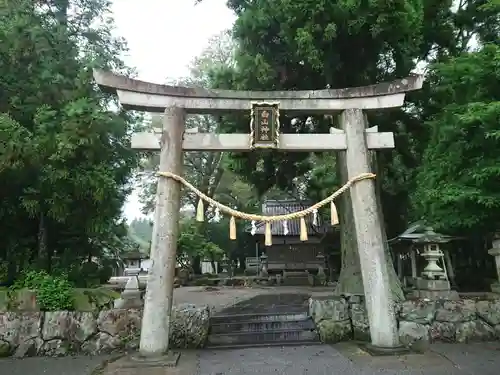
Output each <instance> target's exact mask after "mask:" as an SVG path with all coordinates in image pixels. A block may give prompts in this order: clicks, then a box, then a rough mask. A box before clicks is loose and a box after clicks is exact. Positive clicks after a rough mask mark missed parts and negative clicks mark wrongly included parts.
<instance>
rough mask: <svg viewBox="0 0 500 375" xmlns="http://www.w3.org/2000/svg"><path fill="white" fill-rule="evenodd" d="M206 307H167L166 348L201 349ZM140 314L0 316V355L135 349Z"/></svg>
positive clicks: (127, 311) (133, 311)
mask: <svg viewBox="0 0 500 375" xmlns="http://www.w3.org/2000/svg"><path fill="white" fill-rule="evenodd" d="M209 317H210V311H209V308H208V307H207V306H203V307H197V306H195V305H188V304H186V305H177V306H174V307H173V308H172V326H171V332H170V345H171V347H172V348H193V349H194V348H201V347H203V346H204V345H205V342H206V340H207V337H208V331H209ZM141 318H142V310H140V309H111V310H102V311H98V312H78V311H56V312H21V311H19V312H15V311H9V312H0V357H2V356H4V357H5V356H15V357H26V356H35V355H40V356H43V355H46V356H62V355H67V354H77V353H79V354H89V355H96V354H104V353H113V352H118V351H128V350H135V349H137V348H138V345H139V336H140V329H141Z"/></svg>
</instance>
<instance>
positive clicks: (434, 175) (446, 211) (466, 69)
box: [415, 44, 500, 233]
mask: <svg viewBox="0 0 500 375" xmlns="http://www.w3.org/2000/svg"><path fill="white" fill-rule="evenodd" d="M431 74H432V78H433V88H434V95H433V103H432V105H433V107H434V108H435V110H436V112H435V114H434V115H433V116H432V117H431V120H430V121H429V127H430V128H431V131H432V137H431V140H430V142H429V145H428V147H427V149H426V152H425V155H424V160H423V163H422V167H421V168H420V172H419V175H418V189H417V191H416V193H415V202H416V204H417V207H418V209H419V212H420V213H421V214H424V215H425V216H426V217H427V218H428V219H430V220H432V221H433V222H435V223H439V226H440V227H441V228H440V229H446V230H449V231H455V232H460V231H464V230H465V231H470V230H475V231H479V232H483V233H487V232H491V231H495V230H496V229H497V228H498V225H499V224H500V214H499V212H500V210H499V208H500V191H499V189H498V181H499V179H500V156H499V154H498V150H499V149H500V137H499V131H498V124H499V122H500V86H499V85H498V82H499V81H500V47H499V46H498V45H493V44H488V45H485V46H484V47H483V48H481V50H480V51H478V52H467V53H464V54H462V55H461V56H459V57H456V58H454V59H451V60H450V61H448V62H446V63H440V64H436V65H435V66H434V67H433V70H432V73H431Z"/></svg>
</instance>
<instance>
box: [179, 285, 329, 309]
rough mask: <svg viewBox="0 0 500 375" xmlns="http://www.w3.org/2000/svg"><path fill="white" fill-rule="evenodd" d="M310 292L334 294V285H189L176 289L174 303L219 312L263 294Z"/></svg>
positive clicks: (322, 294)
mask: <svg viewBox="0 0 500 375" xmlns="http://www.w3.org/2000/svg"><path fill="white" fill-rule="evenodd" d="M293 293H297V294H309V295H314V296H327V295H333V287H324V288H321V287H314V288H313V287H303V286H291V287H287V286H278V287H251V288H247V287H223V286H222V287H208V288H207V287H205V286H188V287H180V288H177V289H175V290H174V304H176V305H178V304H183V303H192V304H195V305H208V306H209V307H210V309H211V310H212V312H218V311H220V310H222V309H225V308H227V307H230V306H232V305H234V304H236V303H238V302H241V301H244V300H247V299H250V298H253V297H256V296H258V295H262V294H293Z"/></svg>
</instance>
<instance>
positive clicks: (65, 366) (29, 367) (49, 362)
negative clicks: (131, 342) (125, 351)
mask: <svg viewBox="0 0 500 375" xmlns="http://www.w3.org/2000/svg"><path fill="white" fill-rule="evenodd" d="M108 358H109V357H105V356H95V357H62V358H46V357H34V358H23V359H12V358H6V359H0V374H1V375H45V374H47V375H90V374H91V373H92V371H93V370H94V369H96V368H97V367H98V366H100V365H101V364H102V363H103V362H104V361H105V360H107V359H108Z"/></svg>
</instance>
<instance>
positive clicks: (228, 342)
mask: <svg viewBox="0 0 500 375" xmlns="http://www.w3.org/2000/svg"><path fill="white" fill-rule="evenodd" d="M284 342H295V343H299V342H308V343H309V342H319V338H318V334H317V333H316V332H315V331H311V330H307V331H306V330H289V329H280V330H272V331H267V332H246V333H242V332H240V333H221V334H210V335H209V336H208V347H216V346H234V345H249V344H251V345H254V344H282V343H284Z"/></svg>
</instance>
